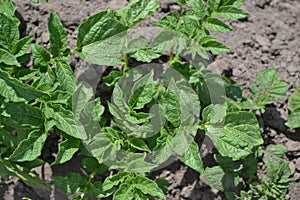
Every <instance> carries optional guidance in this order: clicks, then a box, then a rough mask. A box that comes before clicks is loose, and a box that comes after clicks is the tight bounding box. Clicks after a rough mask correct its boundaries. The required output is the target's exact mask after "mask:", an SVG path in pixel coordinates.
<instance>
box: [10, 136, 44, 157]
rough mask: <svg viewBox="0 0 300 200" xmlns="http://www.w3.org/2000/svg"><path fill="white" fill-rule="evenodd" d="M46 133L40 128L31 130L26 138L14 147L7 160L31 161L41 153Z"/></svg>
mask: <svg viewBox="0 0 300 200" xmlns="http://www.w3.org/2000/svg"><path fill="white" fill-rule="evenodd" d="M47 135H48V134H47V133H45V132H42V131H41V130H33V131H32V132H30V133H29V135H28V138H27V139H25V140H22V142H21V143H20V144H19V145H18V147H17V148H16V149H15V151H14V152H13V154H12V155H11V156H10V157H9V160H11V161H16V162H24V161H33V160H35V159H36V158H37V157H39V156H40V155H41V153H42V149H43V147H44V143H45V141H46V138H47Z"/></svg>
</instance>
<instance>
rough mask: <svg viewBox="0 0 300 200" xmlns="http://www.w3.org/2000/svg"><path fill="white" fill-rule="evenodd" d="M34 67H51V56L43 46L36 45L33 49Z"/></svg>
mask: <svg viewBox="0 0 300 200" xmlns="http://www.w3.org/2000/svg"><path fill="white" fill-rule="evenodd" d="M32 56H33V65H34V66H35V67H36V68H39V67H45V66H47V65H49V64H48V63H49V61H50V58H51V56H50V54H49V52H48V51H47V50H46V49H44V48H43V47H42V46H40V45H37V44H34V45H33V47H32Z"/></svg>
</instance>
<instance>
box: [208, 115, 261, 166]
mask: <svg viewBox="0 0 300 200" xmlns="http://www.w3.org/2000/svg"><path fill="white" fill-rule="evenodd" d="M221 125H222V124H221ZM205 132H206V134H207V135H208V136H209V137H210V139H211V140H212V141H213V143H214V145H215V147H216V148H217V150H218V152H219V153H220V154H221V155H222V156H224V157H230V158H232V159H233V160H239V159H241V158H245V157H246V156H248V155H249V154H251V152H252V149H253V148H254V147H257V146H259V145H261V144H263V139H262V137H261V135H260V129H259V125H258V122H257V119H256V117H255V115H253V114H252V113H249V112H243V111H242V112H232V113H228V114H227V115H226V117H225V121H224V124H223V125H222V126H220V124H216V125H209V126H207V127H206V130H205Z"/></svg>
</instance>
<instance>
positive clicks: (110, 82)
mask: <svg viewBox="0 0 300 200" xmlns="http://www.w3.org/2000/svg"><path fill="white" fill-rule="evenodd" d="M122 76H123V72H122V71H118V70H113V71H111V72H110V73H109V74H108V75H107V76H105V77H104V78H103V81H104V82H105V84H106V85H107V86H114V85H115V84H116V83H117V82H118V80H119V79H120V77H122Z"/></svg>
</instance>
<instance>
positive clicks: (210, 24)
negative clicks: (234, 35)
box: [203, 17, 232, 32]
mask: <svg viewBox="0 0 300 200" xmlns="http://www.w3.org/2000/svg"><path fill="white" fill-rule="evenodd" d="M203 26H204V27H205V28H207V29H210V30H212V31H215V32H228V31H232V29H231V28H230V26H228V25H227V24H225V23H224V22H222V21H221V20H219V19H217V18H211V17H208V18H207V19H206V20H205V21H204V22H203Z"/></svg>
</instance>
